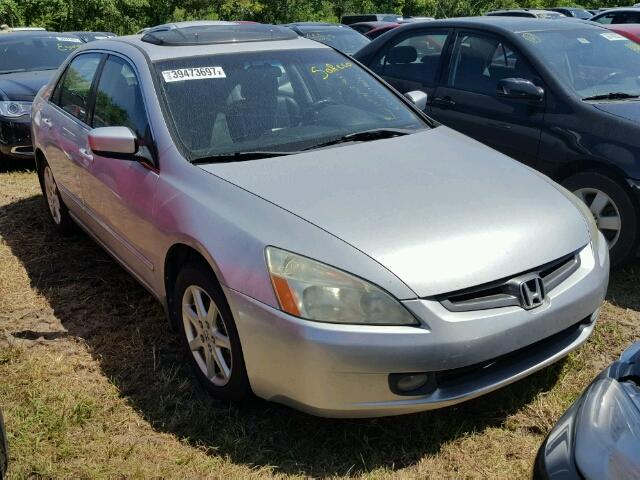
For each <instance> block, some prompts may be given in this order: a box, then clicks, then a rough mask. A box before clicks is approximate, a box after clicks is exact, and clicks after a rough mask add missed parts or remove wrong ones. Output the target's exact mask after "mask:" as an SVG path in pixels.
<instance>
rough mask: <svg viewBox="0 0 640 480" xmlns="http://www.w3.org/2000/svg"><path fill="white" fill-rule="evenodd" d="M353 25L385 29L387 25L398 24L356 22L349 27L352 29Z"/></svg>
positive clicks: (395, 23) (393, 23) (380, 21)
mask: <svg viewBox="0 0 640 480" xmlns="http://www.w3.org/2000/svg"><path fill="white" fill-rule="evenodd" d="M355 25H367V26H369V27H376V28H379V27H386V26H388V25H399V23H398V22H383V21H382V20H379V21H376V22H356V23H352V24H350V25H349V26H350V27H353V26H355Z"/></svg>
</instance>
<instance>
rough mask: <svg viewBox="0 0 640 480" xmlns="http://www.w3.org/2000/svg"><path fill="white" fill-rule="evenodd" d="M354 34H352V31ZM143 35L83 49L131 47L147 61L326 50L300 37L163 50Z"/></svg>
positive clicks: (103, 42)
mask: <svg viewBox="0 0 640 480" xmlns="http://www.w3.org/2000/svg"><path fill="white" fill-rule="evenodd" d="M354 31H355V30H354ZM143 37H144V35H128V36H123V37H115V38H109V39H105V40H97V41H95V42H91V43H90V44H87V48H89V49H91V48H105V49H109V50H115V51H118V50H119V49H120V48H122V46H123V44H126V45H131V46H133V47H135V48H137V49H138V50H141V51H143V52H144V53H145V55H146V56H147V57H148V58H149V60H150V61H152V62H156V61H161V60H170V59H174V58H186V57H199V56H205V55H222V54H226V53H243V52H266V51H273V50H298V49H327V50H331V47H328V46H326V45H324V44H322V43H319V42H316V41H313V40H309V39H307V38H304V37H298V36H296V37H294V38H291V39H287V40H264V41H246V42H242V41H240V42H233V43H213V44H200V45H179V46H165V45H156V44H153V43H149V42H146V41H143V40H142V39H143Z"/></svg>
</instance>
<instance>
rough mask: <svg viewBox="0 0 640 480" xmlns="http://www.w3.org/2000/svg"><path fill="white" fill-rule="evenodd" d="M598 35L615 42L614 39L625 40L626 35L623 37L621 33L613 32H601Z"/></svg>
mask: <svg viewBox="0 0 640 480" xmlns="http://www.w3.org/2000/svg"><path fill="white" fill-rule="evenodd" d="M600 36H602V37H604V38H606V39H607V40H609V41H610V42H615V41H616V40H627V37H623V36H622V35H620V34H618V33H614V32H605V33H601V34H600Z"/></svg>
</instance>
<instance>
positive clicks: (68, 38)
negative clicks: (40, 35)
mask: <svg viewBox="0 0 640 480" xmlns="http://www.w3.org/2000/svg"><path fill="white" fill-rule="evenodd" d="M56 40H57V41H59V42H72V43H82V40H80V39H79V38H73V37H56Z"/></svg>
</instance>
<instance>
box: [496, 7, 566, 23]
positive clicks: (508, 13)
mask: <svg viewBox="0 0 640 480" xmlns="http://www.w3.org/2000/svg"><path fill="white" fill-rule="evenodd" d="M485 15H486V16H489V17H523V18H545V19H549V20H557V19H560V18H566V16H565V15H563V14H562V13H558V12H552V11H550V10H534V9H531V8H514V9H510V10H493V11H491V12H487V13H485Z"/></svg>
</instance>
